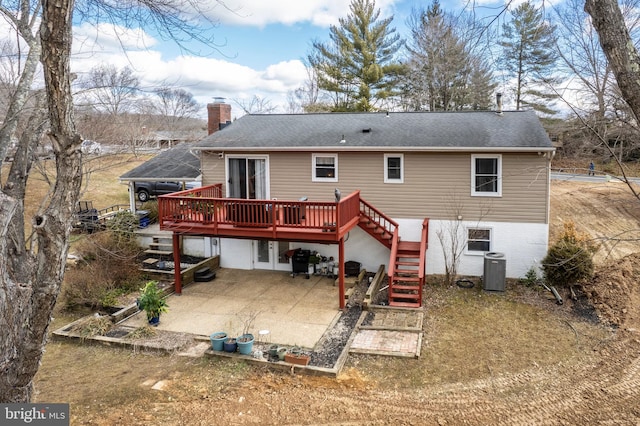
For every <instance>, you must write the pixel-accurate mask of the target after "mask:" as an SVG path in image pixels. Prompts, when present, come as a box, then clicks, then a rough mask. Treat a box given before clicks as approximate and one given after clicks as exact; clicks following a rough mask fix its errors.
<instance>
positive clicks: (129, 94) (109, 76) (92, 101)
mask: <svg viewBox="0 0 640 426" xmlns="http://www.w3.org/2000/svg"><path fill="white" fill-rule="evenodd" d="M80 86H81V87H82V89H83V90H82V92H81V93H80V94H79V96H78V97H80V98H81V99H82V101H81V105H82V104H84V105H88V106H90V107H91V108H93V109H94V110H95V111H96V112H105V113H107V114H109V115H113V116H115V115H118V114H121V113H124V112H132V111H133V110H134V106H135V104H136V103H135V100H136V97H137V95H138V93H139V91H140V80H139V79H138V77H136V76H135V75H133V70H132V69H131V68H130V67H124V68H122V69H120V70H118V69H117V68H116V67H115V66H114V65H111V64H101V65H98V66H95V67H93V68H92V69H91V70H90V71H89V73H88V75H87V76H86V77H85V78H83V79H81V82H80Z"/></svg>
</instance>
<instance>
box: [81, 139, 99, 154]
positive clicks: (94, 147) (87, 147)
mask: <svg viewBox="0 0 640 426" xmlns="http://www.w3.org/2000/svg"><path fill="white" fill-rule="evenodd" d="M80 149H81V150H82V153H83V154H95V155H98V154H101V153H102V146H101V145H100V144H99V143H98V142H96V141H92V140H91V139H85V140H83V141H82V145H81V146H80Z"/></svg>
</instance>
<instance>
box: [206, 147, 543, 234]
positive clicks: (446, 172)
mask: <svg viewBox="0 0 640 426" xmlns="http://www.w3.org/2000/svg"><path fill="white" fill-rule="evenodd" d="M387 153H392V151H389V152H387ZM235 154H236V153H234V155H235ZM384 154H385V153H384V152H339V153H338V182H312V180H311V174H312V170H311V157H312V153H311V152H294V153H290V152H275V153H271V154H269V168H270V185H271V186H270V188H271V191H270V196H271V198H278V199H280V200H287V199H292V200H297V199H298V198H300V197H302V196H307V197H308V198H309V201H333V199H334V195H333V194H334V190H335V188H339V189H340V191H341V192H342V194H343V196H345V195H347V194H349V193H351V192H352V191H355V190H360V194H361V197H362V198H364V199H365V200H366V201H368V202H369V203H371V204H372V205H373V206H375V207H376V208H377V209H379V210H381V211H382V212H384V213H385V214H387V215H389V216H391V217H393V218H418V219H422V218H427V217H428V218H430V219H452V218H455V217H457V216H458V215H461V216H462V219H463V220H465V221H470V220H471V221H474V220H483V221H497V222H500V221H502V222H527V223H547V217H548V211H547V210H548V203H547V199H548V198H547V197H548V190H549V189H548V178H549V176H548V169H547V163H546V159H545V158H544V157H543V156H539V155H538V154H537V153H529V154H502V197H473V196H471V154H470V153H410V152H407V153H404V168H405V170H404V183H384ZM202 166H203V167H202V172H203V183H204V184H211V183H216V182H224V161H223V160H219V159H218V156H217V154H208V153H207V154H205V155H203V165H202Z"/></svg>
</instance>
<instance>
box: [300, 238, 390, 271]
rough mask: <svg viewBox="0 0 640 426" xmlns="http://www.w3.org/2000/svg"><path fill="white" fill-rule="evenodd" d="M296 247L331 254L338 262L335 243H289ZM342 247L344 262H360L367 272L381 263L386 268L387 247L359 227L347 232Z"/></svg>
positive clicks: (328, 255) (387, 260)
mask: <svg viewBox="0 0 640 426" xmlns="http://www.w3.org/2000/svg"><path fill="white" fill-rule="evenodd" d="M298 247H299V248H302V249H305V250H311V252H312V253H315V252H318V253H320V255H321V256H325V257H327V258H329V257H331V256H333V259H334V261H335V262H338V245H337V244H312V243H303V242H292V243H291V248H298ZM344 247H345V250H344V251H345V254H344V260H345V261H346V262H348V261H350V260H353V261H356V262H360V267H361V268H364V269H366V270H367V271H368V272H376V271H377V270H378V268H379V267H380V265H381V264H384V265H385V268H386V265H387V264H388V263H389V255H390V252H389V249H388V248H386V247H385V246H383V245H382V244H381V243H379V242H378V241H377V240H375V239H373V237H371V236H369V234H367V233H366V232H365V231H363V230H362V229H360V228H354V229H353V230H351V231H350V232H349V236H348V238H347V239H346V241H345V244H344Z"/></svg>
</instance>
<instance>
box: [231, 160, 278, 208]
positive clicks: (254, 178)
mask: <svg viewBox="0 0 640 426" xmlns="http://www.w3.org/2000/svg"><path fill="white" fill-rule="evenodd" d="M267 167H268V164H267V158H266V157H229V163H228V167H227V184H228V185H227V187H228V196H229V197H230V198H245V199H258V200H265V199H267V198H268V197H269V193H268V187H267V184H268V179H267Z"/></svg>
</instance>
